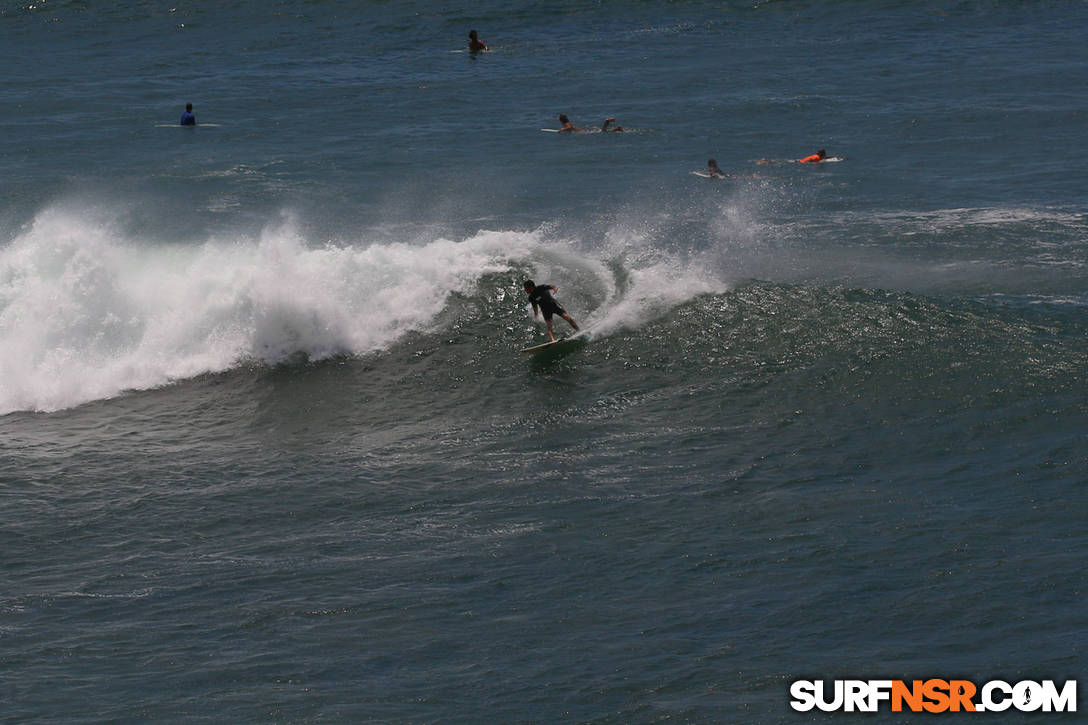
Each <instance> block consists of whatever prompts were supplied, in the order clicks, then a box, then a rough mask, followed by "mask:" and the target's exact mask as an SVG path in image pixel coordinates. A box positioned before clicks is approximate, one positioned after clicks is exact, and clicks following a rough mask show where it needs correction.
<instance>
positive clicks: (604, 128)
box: [601, 116, 627, 133]
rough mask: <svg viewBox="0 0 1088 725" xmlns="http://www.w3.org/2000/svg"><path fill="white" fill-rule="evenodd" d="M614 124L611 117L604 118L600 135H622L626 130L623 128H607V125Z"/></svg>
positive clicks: (614, 120)
mask: <svg viewBox="0 0 1088 725" xmlns="http://www.w3.org/2000/svg"><path fill="white" fill-rule="evenodd" d="M615 122H616V119H615V118H612V117H611V116H609V117H608V118H606V119H605V120H604V123H603V124H601V133H623V132H624V131H626V130H627V129H625V128H624V127H623V126H612V127H611V128H609V124H612V123H615Z"/></svg>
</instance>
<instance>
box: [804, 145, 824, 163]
mask: <svg viewBox="0 0 1088 725" xmlns="http://www.w3.org/2000/svg"><path fill="white" fill-rule="evenodd" d="M826 158H827V152H826V151H824V150H823V149H820V150H819V151H817V152H816V153H814V154H811V155H809V156H806V157H805V158H803V159H797V163H799V164H818V163H820V162H821V161H823V160H824V159H826Z"/></svg>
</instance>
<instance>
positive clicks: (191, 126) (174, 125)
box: [155, 123, 223, 128]
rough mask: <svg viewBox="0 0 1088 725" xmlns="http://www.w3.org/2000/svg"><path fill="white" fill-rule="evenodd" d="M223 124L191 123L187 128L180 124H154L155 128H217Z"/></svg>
mask: <svg viewBox="0 0 1088 725" xmlns="http://www.w3.org/2000/svg"><path fill="white" fill-rule="evenodd" d="M222 125H223V124H221V123H192V124H189V125H188V126H182V125H181V124H180V123H156V124H155V126H156V127H157V128H200V127H201V126H203V127H204V128H219V127H220V126H222Z"/></svg>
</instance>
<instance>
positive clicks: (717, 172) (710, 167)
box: [706, 159, 728, 179]
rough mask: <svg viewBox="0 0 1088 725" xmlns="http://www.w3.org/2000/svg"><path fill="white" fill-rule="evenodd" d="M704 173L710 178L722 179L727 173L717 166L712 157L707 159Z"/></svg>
mask: <svg viewBox="0 0 1088 725" xmlns="http://www.w3.org/2000/svg"><path fill="white" fill-rule="evenodd" d="M706 173H707V174H709V175H710V178H712V179H724V178H725V177H726V176H728V174H726V173H725V172H724V171H722V170H721V169H719V168H718V162H717V161H715V160H714V159H707V161H706Z"/></svg>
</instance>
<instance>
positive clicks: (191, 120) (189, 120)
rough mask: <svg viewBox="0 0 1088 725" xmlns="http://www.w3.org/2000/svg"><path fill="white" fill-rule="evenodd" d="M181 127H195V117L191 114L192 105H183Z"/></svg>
mask: <svg viewBox="0 0 1088 725" xmlns="http://www.w3.org/2000/svg"><path fill="white" fill-rule="evenodd" d="M181 125H182V126H195V125H196V115H195V114H194V113H193V104H191V103H186V104H185V113H183V114H181Z"/></svg>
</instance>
